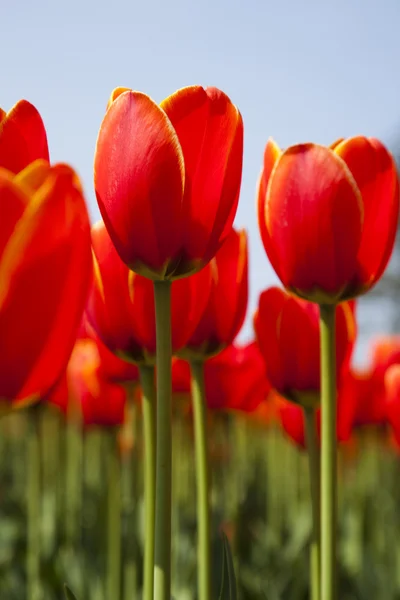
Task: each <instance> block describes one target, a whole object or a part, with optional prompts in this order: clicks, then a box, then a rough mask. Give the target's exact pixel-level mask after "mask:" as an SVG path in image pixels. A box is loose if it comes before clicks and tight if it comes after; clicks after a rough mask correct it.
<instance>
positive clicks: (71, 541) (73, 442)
mask: <svg viewBox="0 0 400 600" xmlns="http://www.w3.org/2000/svg"><path fill="white" fill-rule="evenodd" d="M82 443H83V437H82V430H81V428H80V426H79V424H78V423H77V422H76V421H74V420H73V419H72V418H69V419H68V420H67V424H66V432H65V445H66V448H65V456H66V473H65V477H66V480H65V487H66V489H65V490H64V493H65V498H64V507H65V517H64V519H65V539H66V546H67V548H68V549H69V550H71V551H72V550H76V546H77V544H78V538H79V535H80V518H79V515H80V504H81V494H82V487H81V486H82V481H81V468H82Z"/></svg>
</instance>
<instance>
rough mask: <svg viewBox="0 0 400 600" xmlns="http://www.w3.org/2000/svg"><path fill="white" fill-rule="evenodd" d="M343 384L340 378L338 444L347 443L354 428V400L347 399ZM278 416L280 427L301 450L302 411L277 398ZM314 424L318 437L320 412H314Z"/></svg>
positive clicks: (303, 437)
mask: <svg viewBox="0 0 400 600" xmlns="http://www.w3.org/2000/svg"><path fill="white" fill-rule="evenodd" d="M344 388H345V383H344V378H342V380H341V382H340V385H339V389H338V398H337V424H336V437H337V441H338V442H339V443H343V442H348V441H349V440H350V438H351V435H352V432H353V426H354V415H355V411H356V403H355V400H354V398H349V396H348V394H347V390H346V391H344ZM277 404H278V414H279V418H280V422H281V425H282V427H283V429H284V431H285V432H286V434H287V435H288V436H289V438H291V439H292V441H294V442H295V444H296V445H298V446H300V447H301V448H305V447H306V441H305V425H304V410H303V408H302V407H301V406H299V405H298V404H294V403H293V402H290V401H288V400H286V399H285V398H283V397H278V401H277ZM316 424H317V432H318V436H320V433H321V431H320V430H321V410H320V409H318V410H317V411H316Z"/></svg>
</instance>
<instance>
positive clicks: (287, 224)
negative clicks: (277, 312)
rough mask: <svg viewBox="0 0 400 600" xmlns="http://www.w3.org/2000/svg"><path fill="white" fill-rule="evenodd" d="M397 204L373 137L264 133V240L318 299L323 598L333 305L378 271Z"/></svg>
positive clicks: (332, 532)
mask: <svg viewBox="0 0 400 600" xmlns="http://www.w3.org/2000/svg"><path fill="white" fill-rule="evenodd" d="M398 214H399V180H398V175H397V171H396V166H395V162H394V160H393V158H392V156H391V155H390V153H389V152H388V151H387V150H386V148H385V147H384V146H383V145H382V144H381V143H380V142H379V141H378V140H376V139H373V138H365V137H362V136H358V137H353V138H350V139H347V140H339V141H337V142H335V143H334V144H333V145H332V146H331V147H330V148H327V147H324V146H319V145H317V144H311V143H308V144H298V145H296V146H292V147H290V148H288V149H286V150H285V151H281V150H280V149H279V148H278V146H277V145H276V144H275V142H274V141H272V140H270V141H269V142H268V144H267V147H266V149H265V154H264V167H263V171H262V173H261V177H260V181H259V190H258V217H259V225H260V232H261V237H262V240H263V243H264V247H265V250H266V252H267V255H268V257H269V259H270V261H271V263H272V266H273V268H274V269H275V271H276V273H277V275H278V277H279V278H280V280H281V281H282V283H283V285H284V287H285V288H286V289H287V290H289V291H291V292H293V293H294V294H296V295H298V296H300V297H302V298H305V299H307V300H311V301H313V302H316V303H318V304H319V305H320V316H321V321H320V326H321V362H320V364H321V402H322V417H323V422H322V433H323V435H322V468H321V473H322V483H321V490H322V491H321V497H322V498H323V499H324V501H323V503H322V516H321V520H322V522H324V523H325V524H327V525H326V527H324V529H323V531H322V538H321V540H322V541H321V543H322V549H323V556H322V560H321V567H322V570H321V577H322V579H321V596H322V598H323V600H335V597H336V595H335V594H336V592H335V589H336V587H337V586H336V581H335V578H336V575H335V573H336V566H335V563H336V542H335V538H336V530H337V527H336V514H337V511H336V471H337V469H336V441H335V435H334V432H335V418H336V417H335V415H336V388H335V365H334V362H335V305H336V304H338V303H340V302H342V301H343V300H347V299H350V298H354V297H356V296H359V295H360V294H364V293H365V292H367V291H368V290H369V289H371V288H372V287H373V286H374V285H375V283H376V282H377V281H378V280H379V279H380V277H381V276H382V274H383V272H384V270H385V268H386V265H387V263H388V260H389V258H390V255H391V253H392V250H393V245H394V240H395V235H396V231H397V224H398ZM318 589H319V586H318Z"/></svg>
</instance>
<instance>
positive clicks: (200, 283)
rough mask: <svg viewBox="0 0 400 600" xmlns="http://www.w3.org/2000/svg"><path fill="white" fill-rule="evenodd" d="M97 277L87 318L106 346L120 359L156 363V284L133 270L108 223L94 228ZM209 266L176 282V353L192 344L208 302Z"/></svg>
mask: <svg viewBox="0 0 400 600" xmlns="http://www.w3.org/2000/svg"><path fill="white" fill-rule="evenodd" d="M92 245H93V254H94V265H95V277H94V283H93V287H92V291H91V294H90V298H89V303H88V308H87V314H88V318H89V321H90V324H91V326H92V327H93V329H94V330H95V332H96V334H97V335H98V336H99V337H100V339H101V340H102V341H103V342H104V344H105V345H106V346H107V347H108V348H109V349H110V350H111V351H112V352H114V353H115V354H117V355H118V356H119V357H121V358H124V359H126V360H130V361H133V362H137V363H142V362H149V361H150V362H151V361H153V360H154V357H155V352H156V328H155V309H154V292H153V284H152V282H151V281H150V280H149V279H147V278H145V277H142V276H141V275H137V274H135V273H133V272H132V271H129V269H128V267H127V266H126V265H125V264H124V263H123V262H122V260H121V259H120V258H119V256H118V254H117V252H116V250H115V248H114V246H113V244H112V241H111V238H110V236H109V235H108V232H107V229H106V228H105V226H104V223H103V222H99V223H97V224H96V225H94V226H93V228H92ZM210 286H211V272H210V270H209V269H208V268H206V269H203V270H202V271H201V272H200V273H197V274H196V275H193V276H191V277H188V278H184V279H181V280H178V281H174V282H173V284H172V304H171V308H172V315H171V318H172V349H173V351H174V352H176V351H177V350H179V349H180V348H181V347H182V346H183V345H184V344H186V342H187V340H188V339H189V337H190V336H191V335H192V332H193V330H194V328H195V327H196V325H197V323H198V322H199V319H200V316H201V314H202V313H203V311H204V307H205V305H206V302H207V300H208V296H209V291H210Z"/></svg>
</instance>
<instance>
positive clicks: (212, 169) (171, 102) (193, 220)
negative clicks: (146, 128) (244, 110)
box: [161, 86, 243, 262]
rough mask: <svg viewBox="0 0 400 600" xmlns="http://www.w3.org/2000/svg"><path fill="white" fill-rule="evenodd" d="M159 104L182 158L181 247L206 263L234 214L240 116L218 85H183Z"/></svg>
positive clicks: (239, 159) (238, 177) (238, 175)
mask: <svg viewBox="0 0 400 600" xmlns="http://www.w3.org/2000/svg"><path fill="white" fill-rule="evenodd" d="M161 106H162V108H163V109H164V110H165V112H166V114H167V115H168V117H169V119H170V121H171V123H172V125H173V126H174V128H175V131H176V133H177V135H178V138H179V141H180V144H181V147H182V150H183V155H184V157H185V171H186V180H185V210H186V216H185V221H184V222H185V223H186V237H185V241H184V249H185V252H186V253H187V254H188V257H189V258H191V259H202V260H204V262H207V261H208V260H210V259H211V258H212V257H213V256H214V254H215V253H216V251H217V249H218V247H219V246H220V245H221V243H222V242H223V240H224V238H225V237H226V236H227V235H228V234H229V231H230V228H231V226H232V223H233V219H234V217H235V213H236V208H237V203H238V200H239V188H240V182H241V173H242V155H243V123H242V118H241V115H240V113H239V111H238V109H237V108H236V106H234V105H233V104H232V102H231V101H230V100H229V98H228V97H227V96H226V95H225V94H224V93H223V92H221V91H220V90H217V89H216V88H207V89H203V88H202V87H200V86H192V87H186V88H183V89H181V90H178V91H177V92H176V93H175V94H173V95H172V96H169V97H168V98H167V99H166V100H164V101H163V102H162V103H161Z"/></svg>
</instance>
